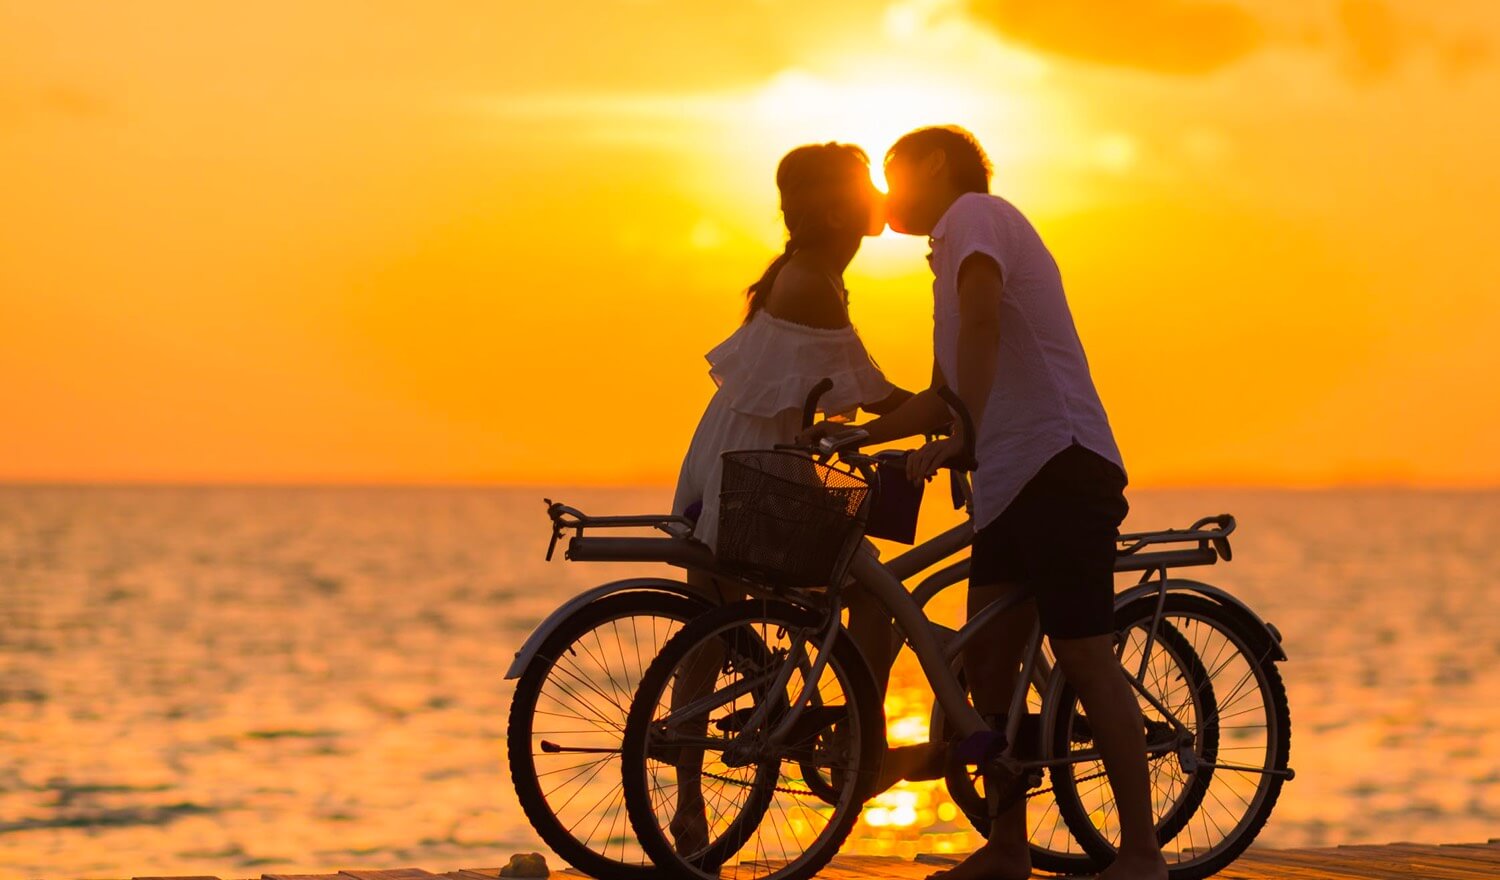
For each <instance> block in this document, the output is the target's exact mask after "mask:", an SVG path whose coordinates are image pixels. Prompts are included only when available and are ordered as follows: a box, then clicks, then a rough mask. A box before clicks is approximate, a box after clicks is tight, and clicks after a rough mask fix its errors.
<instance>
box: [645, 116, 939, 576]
mask: <svg viewBox="0 0 1500 880" xmlns="http://www.w3.org/2000/svg"><path fill="white" fill-rule="evenodd" d="M776 186H777V188H778V189H779V190H780V191H781V211H782V216H783V217H784V219H785V221H786V228H787V233H788V237H787V242H786V248H785V249H784V250H783V251H782V253H781V255H780V256H778V257H777V258H776V259H775V260H773V261H772V262H771V265H770V266H769V267H767V268H766V271H765V274H764V275H762V276H761V278H760V280H759V281H757V282H755V283H754V284H752V285H750V288H749V290H748V291H747V298H748V305H747V308H746V314H745V320H744V323H743V324H741V325H740V327H739V328H738V329H737V330H735V332H734V333H733V334H732V335H730V337H729V338H728V339H726V340H724V341H723V342H722V343H720V344H719V345H718V346H717V347H715V348H714V349H713V350H712V351H710V352H709V353H708V355H707V357H708V362H709V366H710V369H709V375H710V376H711V377H713V380H714V382H715V383H716V384H717V385H718V390H717V391H716V392H714V395H713V397H712V398H711V399H710V400H709V402H708V408H707V409H706V410H705V411H704V413H703V416H702V418H701V419H700V420H699V422H698V428H697V430H696V431H694V432H693V439H692V442H691V444H689V446H688V451H687V455H686V457H685V458H684V459H683V462H682V471H681V473H680V475H679V476H678V478H677V494H676V499H675V500H674V501H673V503H672V512H673V513H676V514H682V515H687V516H690V517H691V516H695V515H696V518H697V525H696V526H695V527H694V529H693V536H694V537H695V538H697V539H698V540H700V541H702V542H704V543H705V544H708V545H709V546H710V547H712V546H713V545H714V541H715V538H716V536H717V534H718V523H719V515H718V507H719V478H720V466H719V462H720V459H719V456H720V455H721V454H722V453H723V452H725V451H727V450H731V449H769V448H771V446H773V445H774V444H777V443H791V442H792V441H793V440H794V439H795V438H796V436H797V433H798V432H799V431H800V430H801V428H802V425H801V422H800V420H801V412H802V404H803V401H804V400H805V399H806V397H807V393H808V391H809V390H810V389H811V388H812V387H813V385H815V384H817V382H818V381H819V380H820V379H823V378H825V377H826V378H829V379H832V380H833V388H832V389H830V390H829V391H828V392H827V393H826V394H825V395H823V398H822V400H821V402H820V407H821V409H822V410H823V411H824V412H825V413H828V414H832V415H833V416H835V417H836V416H839V415H852V414H853V413H854V411H855V410H857V409H860V408H863V409H865V410H868V411H869V412H873V413H877V414H879V413H884V412H887V411H889V410H891V409H894V408H895V407H896V405H898V404H899V403H900V402H901V401H903V400H905V399H906V398H908V397H910V396H911V394H910V393H909V392H906V391H903V390H901V389H899V388H896V387H895V386H894V385H892V384H891V383H890V382H889V381H887V380H886V378H885V376H884V374H882V373H881V371H880V367H879V366H877V365H876V363H875V361H874V360H872V359H871V358H870V356H869V354H868V353H867V352H866V351H865V347H864V344H863V343H862V342H861V341H860V338H859V334H858V333H856V332H855V330H854V327H853V325H851V324H850V323H849V310H848V303H849V292H848V290H847V289H845V287H844V281H843V274H844V269H845V267H847V266H848V265H849V261H850V260H852V259H854V255H855V253H857V252H858V251H859V246H860V243H861V241H862V240H863V239H864V237H865V236H867V235H879V234H880V232H881V230H883V229H884V228H885V219H884V218H885V214H884V200H883V197H882V196H881V193H880V191H879V190H877V189H876V188H875V186H874V184H872V183H871V182H870V162H869V158H868V157H867V156H866V155H865V152H864V151H863V150H861V149H860V148H859V147H856V146H854V145H852V144H840V143H833V142H830V143H826V144H814V145H810V146H805V147H798V148H797V149H795V150H792V151H791V152H790V153H788V154H787V155H786V156H785V157H784V158H783V159H782V160H781V164H779V165H778V166H777V168H776Z"/></svg>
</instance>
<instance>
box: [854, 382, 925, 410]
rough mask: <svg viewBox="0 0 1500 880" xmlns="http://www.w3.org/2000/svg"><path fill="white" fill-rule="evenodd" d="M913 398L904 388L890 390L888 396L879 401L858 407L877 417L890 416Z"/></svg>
mask: <svg viewBox="0 0 1500 880" xmlns="http://www.w3.org/2000/svg"><path fill="white" fill-rule="evenodd" d="M914 396H915V395H914V394H913V393H912V392H910V391H907V390H906V389H905V388H892V389H891V393H890V394H887V395H886V396H885V397H882V398H881V399H880V400H875V401H871V402H870V403H867V404H865V405H864V406H862V407H860V409H862V410H864V411H865V412H867V413H873V414H875V415H877V416H885V415H890V414H891V413H892V412H895V410H896V407H898V406H900V405H901V404H903V403H905V402H907V401H908V400H911V399H912V397H914Z"/></svg>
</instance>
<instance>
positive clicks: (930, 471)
mask: <svg viewBox="0 0 1500 880" xmlns="http://www.w3.org/2000/svg"><path fill="white" fill-rule="evenodd" d="M963 454H964V443H963V440H962V439H960V438H958V437H941V438H939V439H937V440H933V441H932V442H930V443H928V444H926V445H925V446H923V447H922V448H921V449H918V450H916V451H915V452H913V453H911V454H910V455H908V456H907V457H906V478H907V479H908V480H911V481H912V482H913V483H920V482H922V481H923V480H930V479H932V477H933V475H934V474H936V473H937V472H938V469H939V468H941V467H943V465H945V464H947V463H948V462H949V461H951V460H953V459H956V458H959V457H961V456H963Z"/></svg>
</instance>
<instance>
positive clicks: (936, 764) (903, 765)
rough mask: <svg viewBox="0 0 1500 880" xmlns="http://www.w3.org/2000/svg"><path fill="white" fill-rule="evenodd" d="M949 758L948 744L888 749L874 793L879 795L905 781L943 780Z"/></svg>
mask: <svg viewBox="0 0 1500 880" xmlns="http://www.w3.org/2000/svg"><path fill="white" fill-rule="evenodd" d="M947 756H948V752H947V744H946V743H930V742H928V743H917V744H916V745H912V746H896V747H895V748H892V749H886V751H885V759H884V760H882V761H881V762H880V776H879V778H877V779H876V781H875V792H874V793H875V794H879V793H881V792H882V791H885V790H886V789H888V788H890V787H891V786H893V785H895V784H896V783H898V782H900V781H901V780H903V779H941V778H942V776H943V770H944V767H943V764H944V761H945V759H946V758H947Z"/></svg>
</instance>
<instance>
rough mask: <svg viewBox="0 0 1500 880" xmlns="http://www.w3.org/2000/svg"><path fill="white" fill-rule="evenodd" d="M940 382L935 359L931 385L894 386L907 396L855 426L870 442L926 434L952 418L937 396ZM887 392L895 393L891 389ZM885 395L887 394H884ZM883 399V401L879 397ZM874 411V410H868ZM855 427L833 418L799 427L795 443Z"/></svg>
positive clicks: (941, 382) (805, 441)
mask: <svg viewBox="0 0 1500 880" xmlns="http://www.w3.org/2000/svg"><path fill="white" fill-rule="evenodd" d="M942 384H943V375H942V372H941V371H940V370H939V369H938V365H937V362H936V361H933V364H932V387H931V388H928V389H926V390H925V391H919V392H917V393H916V394H910V392H906V391H904V390H902V389H899V388H898V389H897V391H898V392H900V393H902V394H908V395H909V396H908V397H907V398H906V399H905V400H903V401H901V402H900V403H898V404H897V405H896V407H895V408H894V409H892V410H890V411H889V412H887V413H885V414H884V415H882V416H881V417H880V418H878V419H875V420H874V421H873V422H866V423H865V424H863V425H859V426H858V427H859V428H861V429H863V430H865V431H867V432H869V434H870V440H869V442H870V443H871V444H875V443H889V442H890V441H892V440H900V439H901V438H903V437H911V436H913V435H916V434H928V433H931V432H933V431H936V430H937V429H939V428H942V427H944V426H946V425H948V424H949V423H951V422H952V421H953V413H951V412H950V411H949V410H948V404H946V403H944V402H943V399H942V398H941V397H938V394H937V389H938V388H939V387H941V386H942ZM891 396H895V394H894V393H893V394H892V395H891ZM887 399H889V398H887ZM882 402H883V401H882ZM870 411H871V412H874V411H875V410H873V409H872V410H870ZM852 430H855V428H854V427H852V426H847V425H839V424H837V423H834V422H819V423H818V424H816V425H813V426H812V427H811V428H808V429H807V430H806V431H803V432H802V433H801V434H799V435H798V437H797V442H799V443H816V442H817V441H818V440H821V439H822V438H824V437H836V436H838V435H839V434H841V433H843V432H845V431H852Z"/></svg>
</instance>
